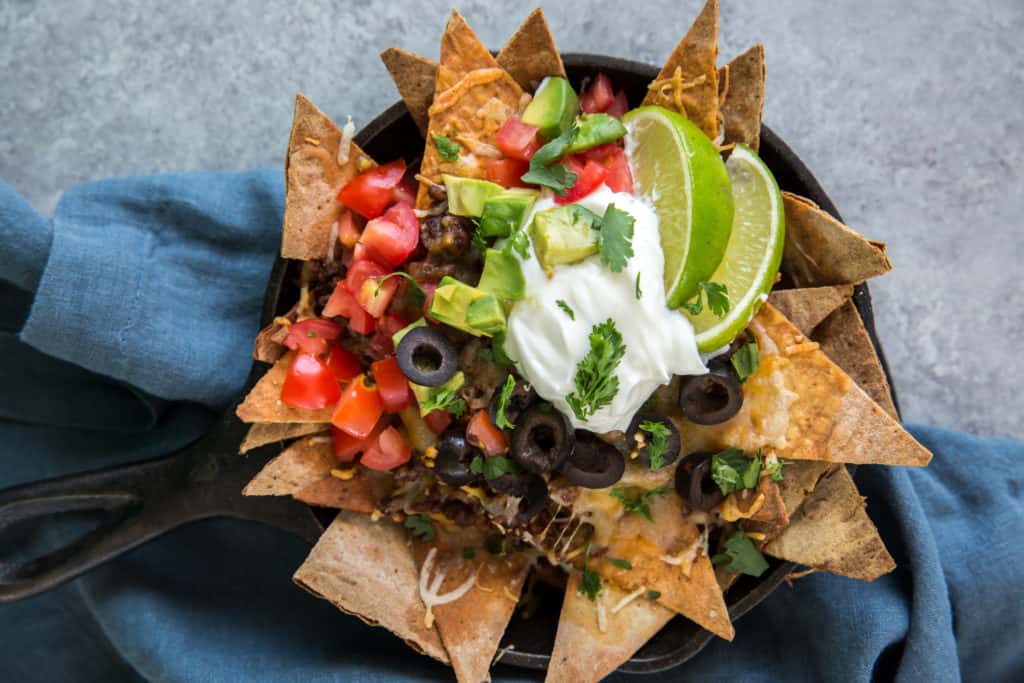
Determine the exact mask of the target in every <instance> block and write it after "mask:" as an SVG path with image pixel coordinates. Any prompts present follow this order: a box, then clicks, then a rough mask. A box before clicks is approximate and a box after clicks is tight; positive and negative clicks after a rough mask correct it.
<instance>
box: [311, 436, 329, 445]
mask: <svg viewBox="0 0 1024 683" xmlns="http://www.w3.org/2000/svg"><path fill="white" fill-rule="evenodd" d="M331 441H332V439H331V437H329V436H314V437H313V438H312V439H310V440H309V443H311V444H321V443H331Z"/></svg>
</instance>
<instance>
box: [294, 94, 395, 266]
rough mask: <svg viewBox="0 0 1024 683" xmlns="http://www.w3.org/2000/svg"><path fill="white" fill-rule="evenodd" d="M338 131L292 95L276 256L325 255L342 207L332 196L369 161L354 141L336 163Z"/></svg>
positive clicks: (311, 106) (306, 257)
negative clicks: (281, 230) (281, 224)
mask: <svg viewBox="0 0 1024 683" xmlns="http://www.w3.org/2000/svg"><path fill="white" fill-rule="evenodd" d="M340 145H341V131H340V130H339V129H338V127H337V126H336V125H334V122H333V121H331V119H330V118H328V116H327V115H326V114H324V113H323V112H322V111H320V110H319V109H317V107H316V105H314V104H313V103H312V102H310V101H309V100H308V99H306V96H305V95H303V94H302V93H298V94H297V95H296V96H295V120H294V121H293V122H292V134H291V137H290V138H289V139H288V157H287V159H286V160H285V165H284V173H285V201H284V235H283V237H282V239H281V256H283V257H284V258H294V259H302V260H305V261H309V260H313V259H321V258H324V257H325V256H326V255H327V247H328V244H327V242H328V240H329V238H330V234H331V226H332V225H333V224H334V223H335V222H336V221H337V220H338V218H339V216H340V215H341V212H342V210H343V209H344V207H343V206H342V205H341V204H340V203H339V202H338V201H337V199H335V197H336V196H337V194H338V190H340V189H341V188H342V187H343V186H344V185H345V184H346V183H347V182H348V181H350V180H352V178H354V177H355V176H356V175H357V174H358V173H359V171H360V169H361V168H363V167H367V164H369V166H373V165H375V164H374V163H373V160H372V159H370V157H369V156H367V155H366V153H365V152H364V151H363V150H361V149H359V146H358V145H356V144H355V143H354V142H352V143H349V151H348V159H347V161H346V162H345V163H344V164H341V163H339V161H338V147H339V146H340Z"/></svg>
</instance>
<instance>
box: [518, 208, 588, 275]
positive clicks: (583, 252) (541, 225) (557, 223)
mask: <svg viewBox="0 0 1024 683" xmlns="http://www.w3.org/2000/svg"><path fill="white" fill-rule="evenodd" d="M598 221H599V218H598V216H597V215H596V214H594V213H593V212H592V211H588V210H587V209H584V208H583V207H582V206H579V205H578V204H569V205H568V206H559V207H556V208H554V209H548V210H547V211H540V212H538V213H536V214H534V216H533V223H531V224H530V237H531V239H532V241H533V248H534V250H535V251H536V252H537V258H538V259H539V260H540V264H541V265H542V266H543V267H544V270H545V271H547V273H548V274H549V275H550V274H551V272H552V269H553V268H554V267H555V266H557V265H565V264H569V263H577V262H579V261H582V260H583V259H585V258H587V257H588V256H591V255H593V254H596V253H597V251H598V244H597V238H598V236H599V234H600V233H599V232H598V231H597V230H595V229H594V226H595V225H597V223H598Z"/></svg>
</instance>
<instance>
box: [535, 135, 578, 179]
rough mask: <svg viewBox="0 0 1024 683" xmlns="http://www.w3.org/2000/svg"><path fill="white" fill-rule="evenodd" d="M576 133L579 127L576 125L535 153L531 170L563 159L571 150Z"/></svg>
mask: <svg viewBox="0 0 1024 683" xmlns="http://www.w3.org/2000/svg"><path fill="white" fill-rule="evenodd" d="M576 131H577V126H576V125H575V124H574V125H572V126H569V128H567V129H566V130H565V132H563V133H562V134H561V135H559V136H558V137H557V138H554V139H552V140H551V141H550V142H548V143H547V144H545V145H544V146H543V147H541V148H540V149H538V150H537V151H536V152H534V155H533V156H532V157H530V168H531V169H532V168H533V167H534V166H547V165H549V164H551V163H552V162H554V161H558V160H559V159H561V158H562V155H564V154H565V152H566V150H567V149H569V144H570V143H571V142H572V139H573V137H574V136H575V135H576Z"/></svg>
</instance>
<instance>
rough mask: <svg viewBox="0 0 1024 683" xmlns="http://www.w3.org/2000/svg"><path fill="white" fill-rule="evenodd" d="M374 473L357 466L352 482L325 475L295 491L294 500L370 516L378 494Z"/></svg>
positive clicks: (378, 497) (375, 507)
mask: <svg viewBox="0 0 1024 683" xmlns="http://www.w3.org/2000/svg"><path fill="white" fill-rule="evenodd" d="M374 474H376V473H374V472H370V471H369V470H367V469H366V468H364V467H357V468H355V471H354V473H353V475H352V478H351V479H339V478H338V477H335V476H332V475H330V474H328V475H327V476H326V477H323V478H322V479H319V480H318V481H314V482H312V483H310V484H307V485H306V486H303V487H302V488H301V489H299V490H298V491H296V492H295V493H294V494H293V495H294V497H295V499H296V500H299V501H302V502H303V503H305V504H306V505H316V506H318V507H323V508H332V509H334V510H351V511H352V512H363V513H365V514H370V513H371V512H373V511H374V510H376V509H377V502H378V501H379V500H380V498H381V493H380V492H379V491H378V490H376V489H375V487H374V476H373V475H374Z"/></svg>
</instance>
